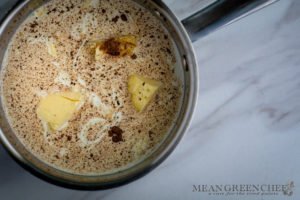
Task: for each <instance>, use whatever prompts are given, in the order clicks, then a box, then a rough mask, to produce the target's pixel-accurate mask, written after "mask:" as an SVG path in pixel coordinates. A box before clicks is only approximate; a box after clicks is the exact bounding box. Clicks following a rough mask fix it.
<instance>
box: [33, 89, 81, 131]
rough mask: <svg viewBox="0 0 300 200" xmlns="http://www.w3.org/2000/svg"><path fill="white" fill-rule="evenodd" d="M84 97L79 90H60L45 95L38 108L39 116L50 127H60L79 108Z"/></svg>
mask: <svg viewBox="0 0 300 200" xmlns="http://www.w3.org/2000/svg"><path fill="white" fill-rule="evenodd" d="M81 99H82V95H81V94H80V93H78V92H60V93H54V94H49V95H48V96H46V97H44V98H43V99H42V100H41V101H40V103H39V105H38V107H37V110H36V113H37V116H38V117H39V118H40V119H41V120H42V121H44V122H46V123H47V124H48V125H49V127H50V129H52V130H58V129H60V128H61V127H62V126H63V125H64V124H65V123H66V122H67V121H68V120H69V119H70V118H71V117H72V116H73V114H74V112H75V111H76V110H77V108H78V106H79V104H80V102H81Z"/></svg>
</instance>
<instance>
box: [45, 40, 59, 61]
mask: <svg viewBox="0 0 300 200" xmlns="http://www.w3.org/2000/svg"><path fill="white" fill-rule="evenodd" d="M47 48H48V53H49V54H50V55H51V56H53V57H54V58H56V57H57V51H56V47H55V45H54V43H53V42H51V41H48V42H47Z"/></svg>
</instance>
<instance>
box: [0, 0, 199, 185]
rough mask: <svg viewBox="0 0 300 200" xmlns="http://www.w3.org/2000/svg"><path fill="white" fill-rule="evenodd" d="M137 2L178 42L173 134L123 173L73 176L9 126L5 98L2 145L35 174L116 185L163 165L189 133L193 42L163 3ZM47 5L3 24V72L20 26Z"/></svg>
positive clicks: (30, 5) (28, 7)
mask: <svg viewBox="0 0 300 200" xmlns="http://www.w3.org/2000/svg"><path fill="white" fill-rule="evenodd" d="M134 1H135V2H137V3H138V4H140V5H141V6H142V7H144V8H146V9H147V10H149V11H151V12H152V13H153V14H154V15H155V16H157V18H158V19H159V20H160V21H161V23H162V24H163V26H164V27H165V28H166V30H168V32H169V33H170V35H171V36H172V39H173V42H174V48H175V50H176V54H177V56H176V60H177V63H176V66H175V71H176V74H177V75H178V77H179V78H180V80H181V82H182V101H181V107H180V109H179V112H178V116H177V119H176V120H175V121H174V125H173V127H171V129H170V131H169V133H168V134H166V137H165V139H164V140H163V141H162V143H161V144H160V145H158V147H157V148H156V149H155V150H154V151H153V152H152V153H151V154H150V155H148V156H146V157H145V158H144V159H142V160H141V161H140V162H139V163H137V164H135V165H133V166H129V167H127V168H125V169H122V170H119V171H118V172H113V173H110V174H102V175H101V174H100V175H99V176H86V175H85V176H83V175H77V174H71V173H67V172H64V171H61V170H59V169H56V168H54V167H52V166H50V165H48V164H46V163H44V162H43V161H41V160H39V159H38V158H37V157H35V156H34V155H33V154H31V153H30V152H29V151H28V150H27V149H26V148H25V147H24V145H23V144H22V143H21V142H20V141H19V140H18V138H17V137H16V135H15V134H14V132H13V130H12V129H11V127H10V125H9V123H8V120H7V118H6V114H5V109H4V107H3V103H2V97H1V103H0V126H1V130H2V132H0V138H1V140H2V143H3V144H4V146H5V147H6V149H7V150H8V152H9V153H11V154H12V156H13V157H14V158H15V159H16V160H17V161H18V162H20V163H21V164H22V165H23V166H25V167H26V168H27V169H29V170H30V171H31V172H32V173H34V174H36V175H38V176H41V177H43V178H45V179H46V180H49V181H51V182H54V183H56V184H59V185H63V186H67V187H73V188H74V187H75V188H80V189H91V188H106V187H111V186H116V185H119V184H122V183H125V182H128V181H131V180H133V179H136V178H137V177H139V176H142V175H144V174H145V173H146V172H148V171H150V170H151V169H152V168H154V167H155V166H157V165H158V164H159V163H161V162H162V161H163V160H164V159H165V158H166V157H167V156H168V155H169V154H170V153H171V151H172V150H173V149H174V147H175V146H176V144H177V143H178V142H179V140H180V138H181V137H182V135H183V133H184V132H185V131H186V129H187V127H188V124H189V122H190V119H191V116H192V113H193V108H194V106H195V102H196V96H197V95H196V94H197V84H198V79H197V66H196V61H195V57H194V53H193V49H192V46H191V42H190V40H189V38H188V36H187V33H186V31H185V30H184V28H183V26H182V24H181V23H180V22H179V21H178V20H177V18H176V17H175V16H174V15H173V14H172V12H171V11H170V10H169V9H168V8H167V6H166V5H165V4H164V3H162V2H161V1H159V0H153V1H143V0H134ZM47 2H48V1H47V0H32V1H29V0H27V1H25V2H23V3H21V4H19V5H18V6H17V7H15V9H14V10H13V11H12V12H10V13H9V15H8V16H7V17H6V19H5V20H4V21H3V22H2V25H1V27H0V60H1V70H2V69H3V66H4V64H5V60H4V56H5V52H6V49H7V47H8V44H9V42H10V40H11V38H12V36H13V35H14V33H15V32H16V30H17V29H18V27H19V25H20V24H21V23H22V22H23V21H24V20H25V19H26V17H27V16H29V15H30V14H32V12H33V11H34V10H35V9H36V8H38V7H40V6H41V5H43V4H44V3H47ZM1 90H2V89H1Z"/></svg>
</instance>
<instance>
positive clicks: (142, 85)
mask: <svg viewBox="0 0 300 200" xmlns="http://www.w3.org/2000/svg"><path fill="white" fill-rule="evenodd" d="M160 86H161V82H160V81H156V80H152V79H149V78H146V77H143V76H139V75H136V74H133V75H131V76H130V77H129V80H128V91H129V93H130V94H131V101H132V104H133V106H134V107H135V109H136V110H137V111H138V112H141V111H143V110H144V109H145V107H146V106H147V105H148V104H149V102H150V101H151V99H152V98H153V96H154V95H155V93H156V92H157V90H158V89H159V87H160Z"/></svg>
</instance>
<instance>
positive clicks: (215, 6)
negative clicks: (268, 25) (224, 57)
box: [182, 0, 278, 42]
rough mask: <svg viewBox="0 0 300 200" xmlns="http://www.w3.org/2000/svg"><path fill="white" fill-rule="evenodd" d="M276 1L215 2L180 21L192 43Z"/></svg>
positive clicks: (221, 0)
mask: <svg viewBox="0 0 300 200" xmlns="http://www.w3.org/2000/svg"><path fill="white" fill-rule="evenodd" d="M276 1H278V0H217V1H216V2H214V3H212V4H211V5H209V6H207V7H206V8H204V9H202V10H200V11H198V12H196V13H194V14H193V15H191V16H189V17H187V18H186V19H184V20H182V24H183V25H184V27H185V28H186V30H187V32H188V34H189V36H190V39H191V41H192V42H194V41H196V40H197V39H199V38H200V37H203V36H206V35H207V34H209V33H210V32H213V31H215V30H217V29H220V28H223V27H224V26H227V25H229V24H231V23H233V22H235V21H237V20H239V19H241V18H243V17H245V16H247V15H249V14H252V13H254V12H256V11H258V10H260V9H261V8H264V7H266V6H268V5H270V4H272V3H274V2H276Z"/></svg>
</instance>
